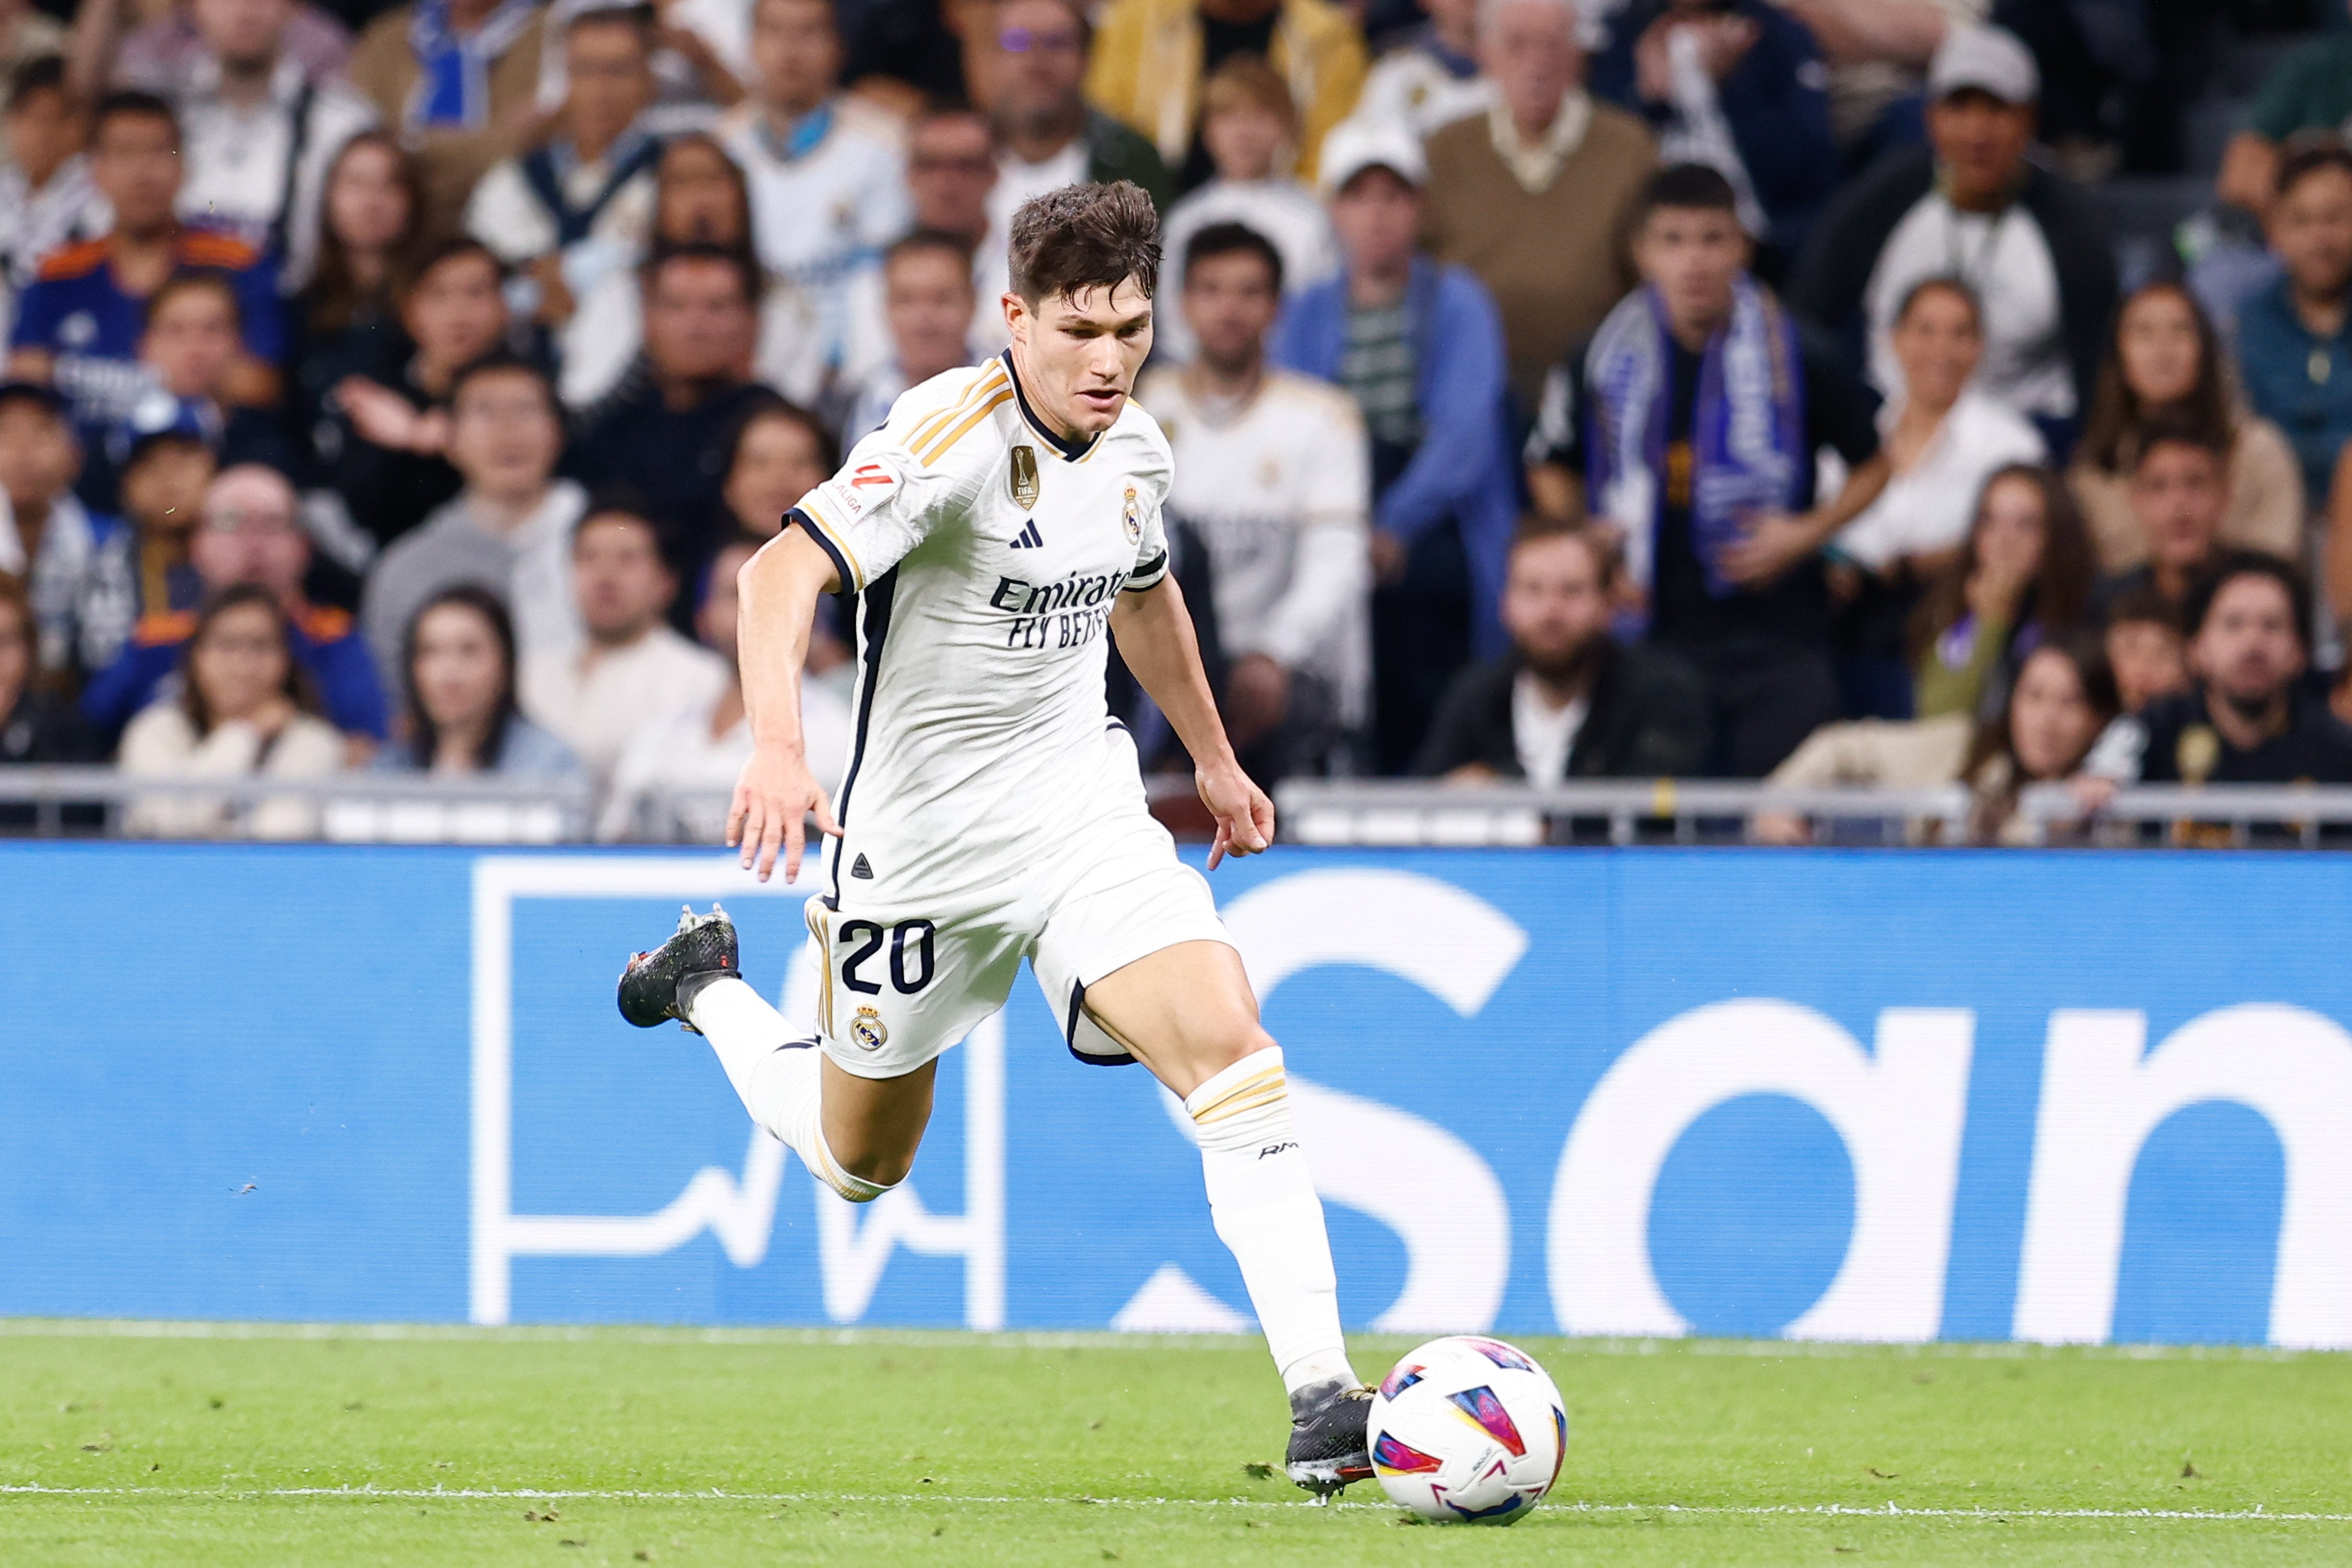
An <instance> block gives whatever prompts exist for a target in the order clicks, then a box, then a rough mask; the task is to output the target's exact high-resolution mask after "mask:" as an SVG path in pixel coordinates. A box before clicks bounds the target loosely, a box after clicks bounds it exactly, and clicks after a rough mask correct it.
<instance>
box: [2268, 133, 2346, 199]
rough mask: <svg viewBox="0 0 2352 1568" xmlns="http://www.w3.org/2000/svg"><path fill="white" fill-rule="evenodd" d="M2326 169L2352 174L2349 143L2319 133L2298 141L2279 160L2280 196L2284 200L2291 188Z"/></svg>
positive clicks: (2277, 188)
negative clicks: (2306, 140) (2347, 144)
mask: <svg viewBox="0 0 2352 1568" xmlns="http://www.w3.org/2000/svg"><path fill="white" fill-rule="evenodd" d="M2326 169H2335V170H2336V171H2338V172H2339V173H2342V174H2347V175H2352V148H2347V147H2346V146H2345V145H2344V143H2343V142H2341V141H2340V140H2338V139H2337V138H2336V137H2334V136H2324V137H2319V138H2315V139H2314V140H2312V141H2309V142H2301V143H2299V144H2297V145H2296V146H2294V149H2293V150H2292V151H2291V152H2289V153H2287V155H2286V157H2285V158H2284V160H2282V161H2281V163H2279V172H2278V184H2277V186H2276V195H2277V196H2278V199H2280V200H2284V199H2285V197H2286V194H2287V193H2288V192H2289V191H2291V190H2293V189H2294V187H2295V186H2297V185H2299V184H2303V182H2304V181H2305V179H2307V178H2309V177H2310V176H2311V175H2313V174H2318V173H2320V172H2321V171H2322V170H2326Z"/></svg>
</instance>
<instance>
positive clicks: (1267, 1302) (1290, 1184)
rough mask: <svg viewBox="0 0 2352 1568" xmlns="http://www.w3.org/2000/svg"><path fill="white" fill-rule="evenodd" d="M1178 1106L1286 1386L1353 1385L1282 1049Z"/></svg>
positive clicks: (1327, 1243) (1260, 1055)
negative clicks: (1293, 1126)
mask: <svg viewBox="0 0 2352 1568" xmlns="http://www.w3.org/2000/svg"><path fill="white" fill-rule="evenodd" d="M745 989H746V990H748V989H750V987H748V986H747V987H745ZM1184 1110H1185V1111H1186V1113H1187V1114H1189V1115H1190V1116H1191V1117H1192V1127H1193V1131H1194V1133H1195V1136H1196V1137H1197V1138H1198V1140H1199V1142H1200V1145H1201V1174H1202V1179H1203V1180H1204V1181H1205V1182H1206V1184H1207V1185H1208V1189H1209V1215H1210V1217H1211V1218H1212V1219H1213V1220H1214V1221H1215V1222H1216V1226H1217V1235H1218V1237H1220V1238H1222V1239H1223V1242H1224V1244H1225V1246H1226V1247H1227V1249H1228V1250H1230V1251H1231V1252H1232V1253H1233V1255H1234V1262H1236V1263H1238V1264H1240V1265H1241V1269H1242V1282H1243V1283H1244V1284H1245V1285H1247V1286H1248V1287H1249V1295H1250V1305H1252V1306H1253V1307H1255V1308H1256V1309H1257V1321H1258V1323H1259V1325H1260V1326H1261V1327H1262V1328H1264V1330H1265V1343H1266V1348H1267V1349H1268V1350H1270V1351H1272V1352H1274V1364H1275V1365H1276V1366H1277V1367H1279V1368H1281V1369H1282V1383H1283V1386H1284V1387H1285V1388H1286V1389H1288V1390H1289V1391H1290V1392H1291V1393H1293V1394H1296V1393H1297V1392H1298V1391H1299V1390H1300V1389H1302V1388H1305V1387H1307V1386H1308V1385H1309V1384H1318V1383H1328V1382H1329V1381H1330V1380H1331V1379H1333V1378H1339V1379H1341V1380H1343V1381H1344V1382H1347V1383H1350V1384H1352V1383H1354V1382H1355V1381H1356V1373H1355V1369H1354V1368H1352V1367H1350V1366H1349V1364H1348V1350H1347V1345H1346V1343H1345V1342H1344V1341H1342V1340H1341V1338H1340V1337H1339V1286H1338V1280H1337V1279H1336V1278H1335V1277H1334V1276H1333V1274H1332V1271H1331V1240H1330V1237H1328V1236H1327V1235H1326V1234H1325V1233H1324V1229H1323V1200H1322V1199H1320V1198H1318V1197H1317V1196H1316V1195H1315V1183H1314V1181H1313V1180H1312V1179H1311V1178H1310V1177H1309V1176H1308V1174H1307V1152H1306V1151H1305V1150H1303V1149H1301V1148H1300V1147H1299V1146H1298V1140H1297V1139H1296V1138H1294V1137H1292V1136H1291V1131H1290V1092H1289V1089H1288V1088H1287V1087H1286V1080H1285V1079H1284V1078H1283V1072H1282V1050H1281V1047H1277V1046H1268V1047H1266V1048H1265V1049H1264V1050H1262V1051H1257V1052H1255V1053H1253V1054H1251V1055H1249V1056H1246V1057H1244V1058H1242V1059H1241V1060H1240V1061H1237V1062H1235V1063H1234V1065H1233V1066H1231V1067H1229V1068H1226V1069H1225V1070H1224V1071H1223V1072H1221V1073H1219V1074H1217V1076H1216V1077H1214V1078H1213V1079H1210V1080H1209V1081H1208V1082H1206V1083H1204V1084H1202V1086H1201V1087H1200V1088H1198V1089H1194V1090H1193V1091H1192V1093H1191V1094H1190V1095H1188V1096H1187V1097H1186V1098H1185V1100H1184Z"/></svg>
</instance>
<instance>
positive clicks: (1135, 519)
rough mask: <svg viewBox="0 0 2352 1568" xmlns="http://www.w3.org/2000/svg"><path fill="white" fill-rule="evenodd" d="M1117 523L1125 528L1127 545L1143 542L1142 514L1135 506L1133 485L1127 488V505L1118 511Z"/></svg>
mask: <svg viewBox="0 0 2352 1568" xmlns="http://www.w3.org/2000/svg"><path fill="white" fill-rule="evenodd" d="M1119 521H1120V522H1122V523H1124V524H1125V525H1126V527H1127V542H1129V544H1139V543H1141V542H1143V513H1142V510H1140V509H1139V507H1138V506H1137V505H1136V501H1135V487H1134V486H1133V485H1129V486H1128V487H1127V504H1126V506H1125V507H1124V509H1122V510H1121V511H1120V514H1119Z"/></svg>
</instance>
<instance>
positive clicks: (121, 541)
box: [84, 430, 219, 736]
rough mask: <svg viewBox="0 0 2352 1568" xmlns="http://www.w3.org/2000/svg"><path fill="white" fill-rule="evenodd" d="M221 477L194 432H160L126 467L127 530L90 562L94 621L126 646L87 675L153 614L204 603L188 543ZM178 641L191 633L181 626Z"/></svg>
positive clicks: (140, 445) (113, 726)
mask: <svg viewBox="0 0 2352 1568" xmlns="http://www.w3.org/2000/svg"><path fill="white" fill-rule="evenodd" d="M218 471H219V464H218V463H217V462H216V461H215V458H214V456H213V449H212V447H210V446H208V445H206V444H205V442H204V441H203V440H202V439H201V438H199V437H196V436H195V435H194V434H192V433H191V432H189V431H185V430H162V431H158V432H156V433H155V434H153V435H151V436H144V437H141V438H140V439H139V441H138V442H137V443H136V444H135V445H133V446H132V447H131V449H130V453H129V456H128V457H127V458H126V459H125V461H124V464H123V468H122V480H121V492H122V494H121V501H122V510H121V520H122V522H123V524H124V526H123V527H121V528H120V529H117V530H115V531H113V532H112V533H110V535H109V536H108V538H107V540H106V542H105V543H104V545H103V546H102V547H101V548H100V551H99V552H98V555H97V558H96V560H95V561H94V562H93V565H94V566H95V567H96V571H95V573H94V574H93V582H92V590H93V591H92V593H91V595H90V599H91V601H92V603H93V614H92V618H93V619H97V620H104V621H107V622H110V623H112V624H116V625H119V626H121V628H122V635H121V640H120V641H118V642H117V643H116V644H115V645H114V646H115V655H114V656H111V657H110V658H107V659H106V660H105V661H104V663H102V664H89V665H85V666H84V668H85V669H86V670H87V671H88V672H89V674H91V675H93V676H95V675H96V674H97V673H98V672H99V671H100V670H102V669H105V668H110V667H111V666H112V665H114V664H115V663H117V662H119V658H120V655H121V652H122V651H123V649H124V648H126V647H131V646H135V644H136V642H137V639H138V635H139V624H140V622H142V620H144V619H145V618H146V617H147V616H151V615H162V614H169V613H170V612H173V611H183V612H193V611H194V609H195V608H196V606H197V605H198V604H200V603H201V602H202V601H203V599H204V596H205V583H204V579H203V578H202V577H201V576H199V575H198V574H197V572H196V568H195V563H194V562H193V561H191V560H190V559H189V555H188V542H189V539H190V537H191V536H192V535H193V534H194V532H195V530H196V525H197V523H198V521H200V519H201V518H202V517H203V515H204V504H205V489H206V488H207V487H209V486H210V485H211V484H212V482H213V476H214V475H215V473H217V472H218ZM98 605H103V610H102V611H100V610H98V609H97V608H96V606H98ZM174 635H175V636H179V637H184V636H186V635H187V634H186V631H185V629H184V628H183V629H182V630H181V631H180V632H178V633H176V634H174ZM90 651H91V652H97V651H98V649H96V648H95V647H93V648H92V649H91V650H90ZM132 711H135V707H134V708H133V709H130V710H124V711H123V712H122V713H121V714H120V715H118V716H117V717H116V718H115V719H114V720H113V721H111V722H110V725H109V726H108V730H107V733H108V735H109V736H112V735H114V734H116V733H118V732H120V731H121V728H122V725H123V722H124V721H126V720H128V719H129V718H130V717H131V712H132Z"/></svg>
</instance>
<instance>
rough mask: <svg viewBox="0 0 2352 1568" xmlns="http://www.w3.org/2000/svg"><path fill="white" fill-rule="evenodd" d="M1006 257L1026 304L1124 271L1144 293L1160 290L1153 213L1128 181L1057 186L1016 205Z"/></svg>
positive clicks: (1115, 280)
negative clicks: (1010, 250) (1010, 248)
mask: <svg viewBox="0 0 2352 1568" xmlns="http://www.w3.org/2000/svg"><path fill="white" fill-rule="evenodd" d="M1006 261H1007V266H1008V268H1009V270H1010V272H1011V274H1012V280H1013V292H1015V293H1017V294H1019V295H1020V296H1021V298H1022V299H1024V300H1027V301H1028V302H1029V304H1030V306H1031V307H1032V308H1033V309H1034V308H1035V307H1036V306H1038V305H1041V304H1043V303H1045V301H1046V300H1066V299H1069V298H1070V297H1072V296H1074V295H1076V294H1081V293H1084V292H1085V291H1087V289H1103V290H1105V291H1108V290H1110V289H1117V288H1118V286H1119V285H1120V284H1122V283H1124V282H1126V281H1127V280H1128V279H1130V278H1131V279H1134V280H1135V284H1136V287H1138V288H1139V289H1142V290H1143V292H1144V295H1145V296H1146V297H1147V298H1149V297H1150V296H1151V295H1154V294H1157V293H1159V292H1160V212H1159V209H1158V208H1156V207H1154V206H1153V205H1151V198H1150V196H1148V195H1144V192H1143V187H1142V186H1141V185H1139V184H1136V183H1135V182H1134V181H1132V180H1119V181H1116V182H1114V183H1112V184H1107V185H1103V184H1087V185H1065V186H1063V187H1062V188H1061V189H1060V190H1058V191H1049V192H1047V193H1046V194H1045V195H1042V196H1033V197H1031V198H1030V199H1029V200H1027V201H1025V202H1023V203H1022V204H1021V207H1020V210H1019V211H1017V212H1015V213H1014V214H1013V246H1012V253H1011V255H1010V256H1008V257H1007V258H1006Z"/></svg>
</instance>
